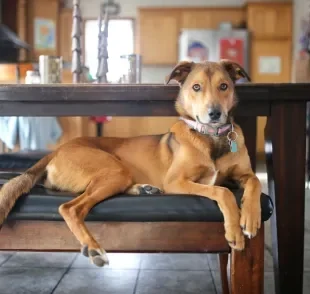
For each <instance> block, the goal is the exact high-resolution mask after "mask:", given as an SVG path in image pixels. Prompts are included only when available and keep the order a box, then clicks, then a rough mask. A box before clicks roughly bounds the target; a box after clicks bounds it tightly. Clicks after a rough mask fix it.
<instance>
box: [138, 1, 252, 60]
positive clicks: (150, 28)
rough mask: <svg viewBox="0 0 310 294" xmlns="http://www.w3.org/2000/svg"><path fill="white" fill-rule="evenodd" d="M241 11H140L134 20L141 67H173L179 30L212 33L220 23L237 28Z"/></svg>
mask: <svg viewBox="0 0 310 294" xmlns="http://www.w3.org/2000/svg"><path fill="white" fill-rule="evenodd" d="M245 18H246V15H245V10H244V8H242V7H240V8H234V7H232V8H141V9H139V13H138V18H137V39H136V48H137V53H138V54H141V55H142V62H143V64H144V65H174V64H175V63H176V62H177V60H178V40H179V35H180V30H181V29H182V28H190V29H203V28H204V29H214V28H218V26H219V24H220V23H221V22H226V21H229V22H231V23H232V24H233V25H239V24H240V23H241V22H242V21H244V20H245Z"/></svg>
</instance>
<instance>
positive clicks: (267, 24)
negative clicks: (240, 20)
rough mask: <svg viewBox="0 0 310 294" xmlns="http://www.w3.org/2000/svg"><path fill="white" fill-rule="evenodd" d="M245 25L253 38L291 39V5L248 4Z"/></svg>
mask: <svg viewBox="0 0 310 294" xmlns="http://www.w3.org/2000/svg"><path fill="white" fill-rule="evenodd" d="M247 23H248V28H249V30H250V31H251V32H252V33H253V36H254V37H255V38H287V37H291V35H292V4H291V3H274V4H269V3H249V4H248V7H247Z"/></svg>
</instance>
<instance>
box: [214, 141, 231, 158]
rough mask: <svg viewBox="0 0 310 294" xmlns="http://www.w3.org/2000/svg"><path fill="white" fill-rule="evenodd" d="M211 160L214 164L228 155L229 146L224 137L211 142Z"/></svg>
mask: <svg viewBox="0 0 310 294" xmlns="http://www.w3.org/2000/svg"><path fill="white" fill-rule="evenodd" d="M211 144H212V147H211V159H212V160H213V161H214V162H215V161H217V160H218V159H220V158H221V157H223V156H225V155H226V154H228V153H230V152H231V151H230V145H229V142H228V140H227V138H226V137H219V138H215V139H213V140H212V143H211Z"/></svg>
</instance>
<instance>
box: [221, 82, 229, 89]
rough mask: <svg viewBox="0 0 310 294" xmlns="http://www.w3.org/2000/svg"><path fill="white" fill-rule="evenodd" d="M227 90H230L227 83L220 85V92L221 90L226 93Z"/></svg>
mask: <svg viewBox="0 0 310 294" xmlns="http://www.w3.org/2000/svg"><path fill="white" fill-rule="evenodd" d="M227 88H228V85H227V84H225V83H222V84H221V85H220V90H221V91H226V90H227Z"/></svg>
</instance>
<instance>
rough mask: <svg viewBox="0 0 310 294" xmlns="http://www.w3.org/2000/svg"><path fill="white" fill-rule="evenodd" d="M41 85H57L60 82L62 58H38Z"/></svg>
mask: <svg viewBox="0 0 310 294" xmlns="http://www.w3.org/2000/svg"><path fill="white" fill-rule="evenodd" d="M39 71H40V76H41V84H58V83H61V81H62V78H61V77H62V57H60V56H48V55H40V56H39Z"/></svg>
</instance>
